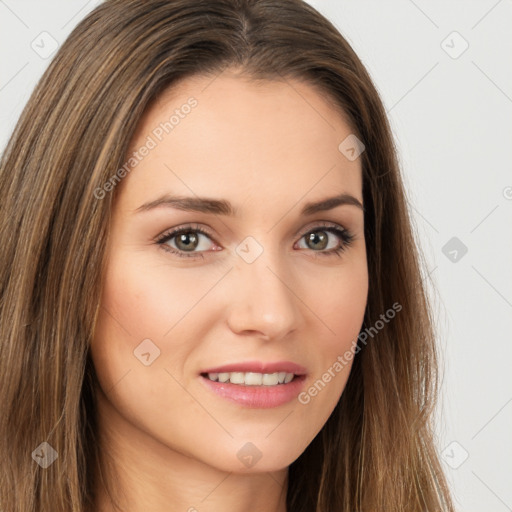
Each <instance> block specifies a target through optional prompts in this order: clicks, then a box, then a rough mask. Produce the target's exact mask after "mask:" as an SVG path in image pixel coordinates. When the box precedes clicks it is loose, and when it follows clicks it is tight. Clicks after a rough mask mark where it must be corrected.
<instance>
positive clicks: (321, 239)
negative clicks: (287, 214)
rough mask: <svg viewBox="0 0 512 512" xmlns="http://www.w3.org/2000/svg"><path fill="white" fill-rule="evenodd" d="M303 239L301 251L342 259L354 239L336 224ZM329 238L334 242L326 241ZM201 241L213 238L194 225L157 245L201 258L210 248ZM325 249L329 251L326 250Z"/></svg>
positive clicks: (319, 228) (166, 235) (169, 234)
mask: <svg viewBox="0 0 512 512" xmlns="http://www.w3.org/2000/svg"><path fill="white" fill-rule="evenodd" d="M329 235H330V236H329ZM303 238H304V239H305V244H306V247H300V248H302V249H303V248H305V249H311V251H313V252H315V253H317V254H315V256H335V255H337V256H341V253H342V252H343V251H345V250H346V249H347V248H348V247H349V246H350V244H351V243H352V242H353V240H354V238H355V237H354V235H352V234H351V233H350V232H349V231H348V230H347V229H345V228H342V227H341V226H338V225H337V224H329V223H325V224H322V225H319V226H315V227H314V228H313V229H310V230H309V231H307V232H306V233H304V234H303V235H302V236H301V238H300V240H302V239H303ZM330 238H331V239H333V240H329V239H330ZM336 238H338V241H336ZM202 239H210V241H211V239H212V235H211V234H210V233H209V232H208V231H206V230H205V229H203V228H202V227H201V226H198V225H193V226H183V227H180V228H177V229H174V230H171V231H168V232H166V233H164V234H163V235H162V236H161V237H160V238H158V239H157V240H156V243H157V244H158V245H160V246H161V247H162V249H164V250H166V251H168V252H170V253H172V254H176V255H177V256H179V257H184V258H197V257H200V258H204V255H203V254H202V253H203V252H209V251H208V245H210V244H209V243H208V242H207V241H205V240H202ZM333 241H334V244H333V243H332V242H333ZM329 246H330V247H329ZM326 248H327V249H328V250H325V249H326ZM211 250H212V251H220V250H222V249H221V248H220V247H219V246H216V248H214V249H211Z"/></svg>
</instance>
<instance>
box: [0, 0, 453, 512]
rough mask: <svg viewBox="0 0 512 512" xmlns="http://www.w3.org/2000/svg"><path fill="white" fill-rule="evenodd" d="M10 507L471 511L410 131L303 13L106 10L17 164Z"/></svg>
mask: <svg viewBox="0 0 512 512" xmlns="http://www.w3.org/2000/svg"><path fill="white" fill-rule="evenodd" d="M0 192H1V205H2V206H1V208H2V216H1V219H2V224H1V240H0V242H1V245H2V266H1V268H2V270H1V290H2V301H1V309H0V322H1V323H0V329H1V344H0V351H1V352H0V355H1V358H0V361H1V363H0V389H1V401H2V406H3V411H4V414H3V416H2V420H1V425H0V442H1V443H2V445H1V449H2V453H3V454H4V458H3V462H2V465H1V479H0V482H1V483H0V486H1V492H0V496H1V498H0V499H1V500H2V501H1V503H0V506H1V507H0V508H2V510H9V511H11V510H12V511H24V512H27V511H34V512H35V511H39V512H41V511H46V510H52V511H64V510H66V511H69V510H73V511H74V512H75V511H76V512H79V511H80V512H82V511H100V512H106V511H111V510H130V511H140V510H154V511H160V510H167V511H168V510H173V511H174V510H176V511H177V510H189V511H194V510H199V511H214V510H220V509H222V510H230V511H234V512H237V511H241V510H247V509H249V508H250V509H251V510H262V511H263V510H265V511H267V510H276V511H279V512H283V511H285V510H288V511H304V512H306V511H307V512H309V511H317V512H320V511H321V512H327V511H334V510H336V511H338V510H339V511H342V510H343V511H346V512H348V511H354V510H358V511H380V510H382V511H391V510H392V511H402V510H403V511H406V510H407V511H424V510H428V511H437V510H449V511H452V510H453V506H452V504H451V499H450V496H449V491H448V489H447V485H446V482H445V478H444V476H443V473H442V470H441V467H440V464H439V460H438V456H437V453H436V449H435V445H434V441H433V429H432V425H431V411H432V408H433V405H434V400H435V396H436V383H437V381H436V375H437V374H436V351H435V345H434V333H433V328H432V323H431V317H430V313H429V311H430V310H429V306H428V302H427V298H426V295H425V291H424V286H423V283H422V279H421V275H420V266H419V254H418V252H417V249H416V247H415V243H414V238H413V234H412V230H411V225H410V220H409V216H408V211H407V208H406V202H405V195H404V189H403V185H402V180H401V176H400V172H399V167H398V164H397V158H396V154H395V149H394V145H393V139H392V136H391V132H390V128H389V125H388V121H387V119H386V116H385V113H384V109H383V106H382V103H381V101H380V99H379V96H378V94H377V92H376V90H375V88H374V86H373V84H372V82H371V79H370V77H369V76H368V73H367V72H366V70H365V69H364V67H363V65H362V63H361V62H360V60H359V59H358V57H357V56H356V55H355V53H354V52H353V50H352V49H351V47H350V46H349V44H348V43H347V42H346V41H345V39H344V38H343V37H342V36H341V35H340V34H339V32H338V31H337V30H336V29H335V28H334V27H333V25H332V24H331V23H330V22H329V21H327V20H326V19H325V18H324V17H322V16H321V15H320V14H319V13H318V12H317V11H315V10H314V9H313V8H312V7H311V6H309V5H307V4H306V3H304V2H302V1H299V0H279V1H277V2H276V1H267V0H264V1H261V0H215V1H210V0H209V1H195V2H189V1H186V0H172V1H169V0H167V1H163V0H107V1H106V2H105V3H104V4H103V5H101V6H99V7H98V8H96V9H95V10H94V11H93V12H92V13H91V14H90V15H89V16H87V18H86V19H85V20H83V21H82V22H81V23H80V24H79V25H78V27H77V28H76V29H75V30H74V31H73V33H72V34H71V35H70V36H69V38H68V40H67V41H66V42H65V43H64V44H63V46H62V47H61V49H60V50H59V52H58V54H57V55H56V57H55V59H54V61H53V62H52V64H51V65H50V67H49V69H48V70H47V72H46V73H45V75H44V76H43V78H42V79H41V81H40V83H39V84H38V86H37V88H36V90H35V91H34V93H33V95H32V97H31V99H30V101H29V103H28V105H27V107H26V109H25V111H24V112H23V114H22V116H21V119H20V121H19V123H18V125H17V127H16V130H15V132H14V134H13V136H12V138H11V140H10V142H9V144H8V146H7V148H6V150H5V152H4V154H3V157H2V161H1V171H0Z"/></svg>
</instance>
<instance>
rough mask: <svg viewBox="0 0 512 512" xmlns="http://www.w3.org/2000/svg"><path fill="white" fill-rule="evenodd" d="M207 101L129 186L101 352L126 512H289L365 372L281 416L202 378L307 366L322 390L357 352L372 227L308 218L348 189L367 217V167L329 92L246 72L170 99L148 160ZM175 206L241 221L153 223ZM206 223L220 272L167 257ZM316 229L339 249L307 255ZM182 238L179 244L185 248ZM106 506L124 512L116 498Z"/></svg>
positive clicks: (190, 87) (183, 88) (335, 214)
mask: <svg viewBox="0 0 512 512" xmlns="http://www.w3.org/2000/svg"><path fill="white" fill-rule="evenodd" d="M190 97H194V98H195V99H196V100H197V101H198V104H197V106H196V107H195V108H194V109H192V111H191V112H190V113H189V114H188V115H187V116H185V117H184V118H183V119H180V122H179V124H178V125H177V126H175V128H174V129H173V131H172V133H169V134H165V136H164V137H163V138H162V141H160V142H159V143H158V145H157V146H156V147H155V148H153V149H151V151H150V152H149V154H148V155H147V156H146V157H145V158H144V159H143V160H142V161H141V162H140V163H138V164H137V165H136V166H134V167H133V169H132V170H131V172H130V173H129V174H128V175H127V176H126V177H124V178H123V180H122V181H121V183H120V184H118V185H117V187H119V188H118V189H117V190H116V194H118V195H117V197H116V201H115V203H114V209H113V213H112V218H111V236H110V239H109V244H108V247H107V255H108V264H107V272H106V276H105V281H104V285H103V290H102V301H101V308H100V311H99V317H98V323H97V325H96V330H95V335H94V339H93V342H92V346H91V354H92V358H93V362H94V365H95V368H96V372H97V374H98V378H99V383H100V387H99V389H98V390H97V397H98V415H99V428H100V436H101V442H100V444H101V448H102V453H103V454H110V455H111V456H112V457H113V460H114V464H115V467H116V469H117V471H118V472H119V476H118V477H116V479H115V483H116V484H117V485H119V486H120V489H121V490H122V495H121V497H120V500H121V501H120V505H121V507H122V509H123V510H129V511H132V512H139V511H140V512H142V511H147V510H152V511H154V512H160V511H162V512H163V511H165V512H169V511H189V512H193V511H195V510H197V511H200V512H213V511H219V510H229V511H230V512H242V511H243V512H245V511H247V510H252V511H253V512H258V511H265V512H268V511H278V512H283V511H285V510H286V505H285V497H286V487H287V473H288V469H287V468H288V466H289V465H290V464H291V463H292V462H293V461H294V460H296V459H297V458H298V457H299V455H300V454H301V453H302V452H303V451H304V450H305V449H306V447H307V446H308V444H309V443H310V442H311V441H312V439H313V438H314V437H315V436H316V435H317V433H318V432H319V431H320V430H321V428H322V426H323V425H324V424H325V422H326V421H327V419H328V418H329V416H330V414H331V413H332V411H333V409H334V407H335V405H336V403H337V402H338V400H339V398H340V396H341V394H342V392H343V389H344V387H345V384H346V381H347V378H348V375H349V371H350V368H351V364H352V363H351V361H349V362H348V364H346V365H345V367H344V368H343V370H342V371H339V372H337V373H336V374H335V377H333V378H332V379H331V380H330V382H329V383H328V384H326V385H325V388H324V389H322V390H321V391H320V392H319V393H318V394H317V396H315V397H312V398H311V400H310V402H309V403H308V404H306V405H303V404H301V403H299V402H298V400H297V399H294V400H292V401H290V402H289V403H287V404H285V405H281V406H278V407H274V408H267V409H265V408H252V409H251V408H247V407H244V406H242V405H240V404H236V403H233V402H231V401H228V400H226V399H224V398H221V397H219V396H218V395H216V394H214V393H213V392H212V391H210V390H209V389H207V388H206V387H205V386H204V383H203V382H202V381H201V379H202V377H200V375H199V373H200V372H201V371H202V370H204V369H207V368H209V367H214V366H219V365H223V364H228V363H233V362H240V361H247V360H260V361H284V360H286V361H293V362H296V363H298V364H301V365H303V366H305V367H306V368H307V371H308V374H307V377H306V382H305V383H304V387H303V389H304V390H307V389H308V388H309V387H310V386H311V385H312V384H313V383H314V382H315V381H317V380H318V379H320V378H321V377H322V374H324V373H325V372H326V371H327V370H328V368H330V367H332V366H333V364H334V362H335V361H336V360H337V358H338V356H340V355H342V354H344V353H345V351H347V350H353V348H354V347H353V342H354V340H355V339H356V338H357V335H358V334H359V331H360V328H361V326H362V322H363V317H364V311H365V307H366V301H367V295H368V272H367V261H366V247H365V239H364V213H363V211H362V209H360V208H358V207H356V206H353V205H341V206H338V207H336V208H334V209H332V210H329V211H324V212H318V213H315V214H313V215H310V216H308V217H301V216H300V210H301V209H302V206H303V205H304V204H306V203H307V202H310V201H318V200H320V199H324V198H327V197H331V196H334V195H337V194H339V193H347V194H351V195H353V196H354V197H356V198H357V199H358V200H359V201H360V202H361V203H362V202H363V198H362V173H361V159H360V158H357V159H356V160H354V161H349V160H348V159H347V158H345V157H344V155H343V154H342V153H341V152H340V151H339V150H338V146H339V144H340V143H341V141H343V140H344V139H345V137H347V136H348V135H349V134H350V133H352V130H351V129H350V127H349V125H348V124H347V123H346V122H345V120H344V116H342V115H341V113H340V112H339V111H337V110H335V109H334V108H333V106H332V104H330V103H328V102H327V100H326V99H325V95H324V94H321V93H320V92H318V91H317V90H316V89H314V88H312V86H310V85H308V84H305V83H302V82H299V81H292V80H288V81H287V82H279V81H264V82H258V83H255V82H253V81H250V80H249V79H248V78H246V77H244V76H243V75H241V74H238V73H237V72H235V71H234V70H228V71H225V72H224V73H222V74H221V75H220V76H218V77H217V78H215V79H214V80H213V81H212V77H197V76H196V77H193V78H189V79H187V80H186V81H183V82H181V83H180V84H179V85H178V86H174V87H173V88H172V89H171V90H168V91H166V92H165V93H164V94H163V95H161V96H160V97H159V98H158V99H157V100H156V101H155V102H154V103H153V104H152V105H151V107H150V108H149V109H148V111H147V112H146V114H145V116H144V117H143V119H142V120H141V122H140V125H139V127H138V130H137V133H136V135H135V137H134V139H133V140H132V151H135V150H136V149H137V148H140V147H141V146H142V145H143V144H145V142H146V141H147V137H148V135H151V133H152V131H153V130H154V129H155V127H157V126H158V125H159V124H160V123H161V122H163V121H165V120H168V119H169V118H170V116H171V115H172V114H173V113H174V111H175V109H177V108H180V107H181V106H182V105H183V104H185V103H186V102H187V100H188V99H189V98H190ZM153 138H155V137H153ZM164 193H169V194H173V195H185V196H193V197H195V196H201V197H210V198H216V199H225V200H228V201H230V202H231V203H232V204H233V206H234V207H235V208H237V210H238V211H237V215H236V216H235V217H228V216H223V215H213V214H209V213H197V212H186V211H182V210H177V209H173V208H170V207H165V206H164V207H160V208H156V209H153V210H148V211H145V212H136V210H137V208H138V207H139V206H141V205H142V204H144V203H146V202H148V201H152V200H154V199H156V198H159V197H160V196H161V195H162V194H164ZM321 222H328V223H334V224H336V225H338V226H339V227H340V228H345V229H348V230H349V231H350V232H351V233H352V234H353V236H354V240H353V241H352V243H351V245H350V246H348V247H347V248H346V250H345V251H343V252H342V253H341V256H338V255H335V254H331V255H323V256H322V254H320V252H322V251H323V252H324V253H325V252H326V251H328V250H329V249H331V248H334V247H337V246H339V245H343V243H344V242H343V240H342V239H341V238H340V237H339V236H337V235H336V234H334V233H329V232H326V231H325V228H322V226H321ZM189 223H193V224H197V225H199V226H201V227H204V228H206V229H209V230H210V231H211V233H212V234H213V236H212V237H211V238H208V237H206V236H204V235H201V234H197V233H196V234H197V235H198V236H199V245H197V244H196V245H194V244H192V246H193V247H192V251H195V254H196V255H198V254H202V255H203V256H204V258H201V257H197V258H193V257H192V258H184V257H179V256H177V255H174V254H171V253H169V252H167V251H165V250H164V249H163V248H162V246H161V245H158V244H157V243H155V239H156V238H157V237H159V235H162V234H165V233H166V232H168V231H169V230H170V229H171V228H176V227H181V226H183V225H188V224H189ZM319 224H320V227H319V228H317V226H318V225H319ZM310 231H314V232H315V233H317V235H322V234H323V235H324V237H325V236H327V237H328V244H329V245H328V247H326V248H323V249H322V247H321V246H318V245H315V244H311V243H310V244H309V245H308V243H307V238H306V236H304V235H305V234H307V233H309V232H310ZM247 236H252V237H253V238H254V239H255V240H257V242H258V243H259V244H260V246H261V247H262V248H263V252H262V253H261V254H260V255H259V257H258V258H257V259H256V260H255V261H253V262H252V263H250V264H248V263H247V262H246V261H245V260H244V259H243V258H242V257H241V256H239V254H238V253H237V252H236V248H237V246H239V244H240V243H241V242H242V241H243V240H244V239H245V238H246V237H247ZM177 238H178V237H175V238H174V239H173V240H172V241H168V242H167V246H171V247H172V248H174V249H175V250H177V249H176V248H177V247H180V248H181V249H182V250H183V247H184V246H183V245H177V243H178V241H177ZM317 244H318V242H317ZM318 247H320V248H318ZM215 249H219V250H215ZM145 339H150V340H151V341H152V342H153V343H154V344H155V345H156V346H157V347H158V348H159V350H160V356H159V357H157V358H156V359H155V360H154V361H153V362H152V363H151V364H150V365H148V366H145V365H144V364H142V363H141V362H140V360H139V359H138V358H137V357H135V356H134V350H135V349H136V348H137V347H138V346H139V344H140V343H141V342H142V340H145ZM248 442H251V443H253V445H255V446H256V447H257V449H258V450H259V452H261V458H260V459H259V460H258V461H257V462H256V463H255V464H254V465H253V466H251V467H246V466H245V465H244V464H242V463H241V461H240V460H239V458H238V457H237V453H238V452H239V450H240V449H241V448H242V447H243V446H244V445H246V443H248ZM97 510H99V511H101V512H106V511H110V510H113V508H112V506H111V505H110V502H109V500H108V499H107V496H106V493H105V491H104V489H103V487H98V506H97Z"/></svg>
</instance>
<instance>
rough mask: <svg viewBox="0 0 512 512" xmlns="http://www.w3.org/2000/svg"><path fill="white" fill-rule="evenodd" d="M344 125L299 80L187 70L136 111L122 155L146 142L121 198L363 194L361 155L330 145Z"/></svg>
mask: <svg viewBox="0 0 512 512" xmlns="http://www.w3.org/2000/svg"><path fill="white" fill-rule="evenodd" d="M351 133H352V129H351V127H350V125H349V124H348V123H347V121H346V118H345V116H344V115H342V112H341V111H340V109H338V108H335V107H334V105H333V103H332V100H331V99H330V98H328V97H326V95H325V94H323V93H322V92H321V91H319V90H317V89H316V88H314V87H313V86H311V85H309V84H306V83H304V82H301V81H297V80H291V79H286V80H283V81H277V80H272V81H269V80H265V81H258V82H256V81H253V80H250V79H248V78H247V77H242V76H237V75H235V74H234V73H233V72H224V73H222V74H221V75H218V76H215V75H214V76H208V77H204V76H194V77H191V78H188V79H186V80H183V81H181V82H180V83H178V84H177V85H174V86H172V87H171V88H169V89H168V90H166V91H165V92H164V93H163V94H161V95H160V96H159V97H158V98H157V99H156V100H155V101H154V102H153V103H152V105H151V106H150V107H149V108H148V110H147V111H146V113H145V115H144V116H143V118H142V119H141V121H140V123H139V126H138V129H137V131H136V134H135V136H134V138H133V139H132V142H131V149H130V154H132V153H133V152H137V151H138V150H139V149H141V148H142V147H144V146H148V147H151V149H150V150H149V151H144V153H145V156H144V157H143V158H142V159H141V160H140V161H137V162H133V163H135V165H134V166H133V170H132V171H131V172H130V173H129V175H128V176H127V177H126V178H125V179H124V180H123V190H124V191H123V196H124V198H125V199H128V200H129V202H130V204H134V203H135V202H138V203H142V202H144V201H146V200H147V199H148V198H151V196H152V195H154V194H157V193H159V194H161V193H162V192H169V193H177V194H184V195H191V194H196V195H199V196H211V197H226V198H229V199H230V200H232V202H234V203H236V204H238V203H239V202H240V201H243V200H246V201H249V202H250V201H251V200H253V201H254V205H257V204H262V205H263V204H267V203H269V202H273V203H275V202H276V201H277V202H281V203H283V204H285V203H289V202H293V203H296V202H297V201H298V200H299V199H300V198H301V197H303V196H306V195H308V198H315V197H319V196H322V195H326V194H331V195H332V194H333V193H341V192H346V193H351V194H353V195H355V196H356V197H358V198H360V199H361V201H362V190H361V189H362V177H361V164H360V159H356V160H355V161H350V160H348V159H347V158H346V157H345V156H344V155H343V154H342V153H341V152H340V150H339V149H338V147H339V145H340V143H341V142H342V141H343V140H344V139H345V138H346V137H347V136H349V135H350V134H351ZM128 156H129V155H128ZM134 207H135V206H134Z"/></svg>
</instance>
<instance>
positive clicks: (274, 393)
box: [199, 370, 306, 409]
mask: <svg viewBox="0 0 512 512" xmlns="http://www.w3.org/2000/svg"><path fill="white" fill-rule="evenodd" d="M283 371H284V370H283ZM208 373H210V372H208ZM212 373H213V372H212ZM258 373H261V372H258ZM289 373H292V372H289ZM199 379H200V380H201V382H202V383H203V384H204V385H205V386H206V387H207V389H209V390H211V391H213V392H214V393H216V394H217V395H218V396H220V397H221V398H224V399H226V400H229V401H231V402H234V403H236V404H238V405H242V406H243V407H247V408H251V409H269V408H272V407H279V406H281V405H284V404H287V403H288V402H291V401H292V400H294V399H296V398H297V396H298V395H299V393H300V392H301V390H302V388H303V387H304V382H305V380H306V376H305V375H300V376H296V377H294V378H293V380H292V381H290V382H288V384H276V385H275V386H246V385H243V384H231V383H227V382H218V381H217V382H215V381H212V380H210V379H209V378H208V377H205V376H203V375H200V376H199Z"/></svg>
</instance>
